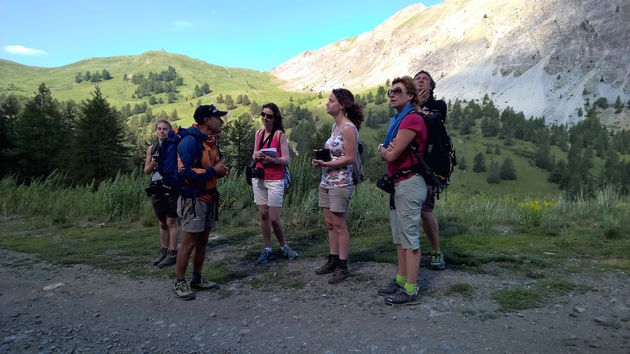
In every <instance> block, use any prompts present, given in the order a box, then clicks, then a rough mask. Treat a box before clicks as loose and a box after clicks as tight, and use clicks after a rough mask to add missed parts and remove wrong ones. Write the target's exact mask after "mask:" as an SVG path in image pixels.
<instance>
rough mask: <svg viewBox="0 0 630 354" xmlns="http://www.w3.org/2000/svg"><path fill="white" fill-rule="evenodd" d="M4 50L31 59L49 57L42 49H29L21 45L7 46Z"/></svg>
mask: <svg viewBox="0 0 630 354" xmlns="http://www.w3.org/2000/svg"><path fill="white" fill-rule="evenodd" d="M2 50H4V51H5V52H7V53H11V54H16V55H27V56H31V57H41V56H42V55H48V53H46V52H45V51H43V50H41V49H34V48H27V47H25V46H22V45H19V44H16V45H5V46H4V47H2Z"/></svg>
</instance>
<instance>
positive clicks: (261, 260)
mask: <svg viewBox="0 0 630 354" xmlns="http://www.w3.org/2000/svg"><path fill="white" fill-rule="evenodd" d="M269 259H271V252H270V251H267V250H263V251H262V253H261V254H260V257H258V260H257V261H256V264H267V262H268V261H269Z"/></svg>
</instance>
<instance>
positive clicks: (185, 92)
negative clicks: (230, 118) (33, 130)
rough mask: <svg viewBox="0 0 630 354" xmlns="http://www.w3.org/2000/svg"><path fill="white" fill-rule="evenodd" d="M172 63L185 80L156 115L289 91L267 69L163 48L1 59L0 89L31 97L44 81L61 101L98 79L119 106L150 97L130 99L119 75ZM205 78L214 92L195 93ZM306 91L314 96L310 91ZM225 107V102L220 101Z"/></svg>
mask: <svg viewBox="0 0 630 354" xmlns="http://www.w3.org/2000/svg"><path fill="white" fill-rule="evenodd" d="M169 65H170V66H173V67H174V68H175V69H176V71H177V74H178V75H179V76H181V77H182V78H183V80H184V85H183V86H178V87H177V90H178V93H177V100H176V101H175V102H173V103H164V104H157V105H155V106H153V107H152V108H153V111H154V112H155V113H156V114H157V113H158V112H159V111H160V110H165V111H167V112H170V111H172V110H174V109H176V110H177V111H178V113H179V116H180V117H186V118H189V117H192V113H193V111H194V107H195V104H196V102H197V101H198V100H201V102H202V103H204V104H209V103H216V97H217V96H218V95H219V94H222V95H226V94H230V95H232V96H233V98H234V99H236V97H237V95H239V94H246V95H248V97H249V99H250V100H251V101H254V100H256V101H257V102H258V103H263V102H267V101H270V100H277V101H282V102H284V101H285V100H287V99H288V98H287V97H288V95H287V93H286V92H285V91H284V90H282V89H280V88H279V85H278V82H279V80H278V79H277V78H275V77H274V76H273V75H271V74H270V73H268V72H259V71H255V70H250V69H241V68H229V67H221V66H217V65H212V64H208V63H207V62H205V61H202V60H198V59H192V58H190V57H188V56H185V55H180V54H172V53H167V52H164V51H149V52H146V53H142V54H139V55H129V56H115V57H107V58H89V59H84V60H81V61H79V62H76V63H72V64H69V65H64V66H61V67H56V68H41V67H33V66H26V65H21V64H17V63H14V62H11V61H8V60H1V59H0V94H16V95H19V96H24V97H31V96H32V95H33V92H35V91H36V90H37V87H38V86H39V84H40V83H42V82H44V83H46V86H48V87H49V88H50V89H51V91H52V94H53V96H54V97H55V98H57V99H59V100H69V99H73V100H75V101H77V102H78V101H80V100H82V99H85V98H88V97H89V96H90V92H92V91H94V86H95V85H96V84H98V85H99V86H100V87H101V90H102V92H103V94H104V95H105V97H106V98H107V100H108V101H109V102H110V103H111V104H113V105H114V106H117V107H118V108H121V107H122V106H123V105H125V104H127V103H129V104H131V106H133V105H134V104H135V103H143V102H147V101H148V98H149V97H146V96H145V97H143V98H134V97H133V96H134V92H135V91H136V89H137V88H138V85H136V84H133V83H132V82H131V81H130V80H123V78H124V76H125V74H127V75H128V76H131V75H134V74H138V73H144V74H145V76H146V75H147V74H148V73H149V72H154V73H159V72H161V71H164V70H167V68H168V66H169ZM103 69H106V70H108V71H109V72H110V73H111V75H112V77H113V78H112V79H111V80H106V81H101V82H98V83H92V82H87V81H83V82H80V83H77V82H75V75H76V74H77V73H85V72H86V71H90V72H92V73H94V72H101V71H102V70H103ZM204 83H208V85H209V86H210V88H211V89H212V92H211V93H210V94H208V95H205V96H202V97H194V95H193V94H194V88H195V86H196V85H199V86H201V85H203V84H204ZM292 95H293V96H294V97H296V98H297V97H301V96H307V95H306V94H300V93H292ZM310 96H313V95H312V94H310ZM155 97H156V98H157V99H159V98H162V99H163V101H164V102H167V94H166V93H162V94H156V95H155ZM221 106H222V107H224V105H221ZM248 110H249V107H245V106H242V105H237V108H236V109H235V110H234V111H231V114H232V115H234V116H238V115H239V114H241V113H243V112H246V111H248Z"/></svg>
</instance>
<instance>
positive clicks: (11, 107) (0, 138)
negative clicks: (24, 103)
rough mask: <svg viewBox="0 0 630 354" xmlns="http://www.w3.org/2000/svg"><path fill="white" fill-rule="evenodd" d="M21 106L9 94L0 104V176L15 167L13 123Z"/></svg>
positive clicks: (13, 96)
mask: <svg viewBox="0 0 630 354" xmlns="http://www.w3.org/2000/svg"><path fill="white" fill-rule="evenodd" d="M21 108H22V107H21V105H20V102H19V101H18V99H17V97H15V95H9V96H8V97H6V98H5V99H4V100H3V102H2V104H1V105H0V176H4V175H6V174H9V173H11V172H12V171H14V170H15V168H16V162H15V156H14V155H15V151H14V149H15V139H16V136H15V123H16V120H17V117H18V115H19V113H20V110H21Z"/></svg>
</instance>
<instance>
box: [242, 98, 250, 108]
mask: <svg viewBox="0 0 630 354" xmlns="http://www.w3.org/2000/svg"><path fill="white" fill-rule="evenodd" d="M250 104H251V102H250V101H249V97H247V95H243V105H244V106H249V105H250Z"/></svg>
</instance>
